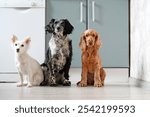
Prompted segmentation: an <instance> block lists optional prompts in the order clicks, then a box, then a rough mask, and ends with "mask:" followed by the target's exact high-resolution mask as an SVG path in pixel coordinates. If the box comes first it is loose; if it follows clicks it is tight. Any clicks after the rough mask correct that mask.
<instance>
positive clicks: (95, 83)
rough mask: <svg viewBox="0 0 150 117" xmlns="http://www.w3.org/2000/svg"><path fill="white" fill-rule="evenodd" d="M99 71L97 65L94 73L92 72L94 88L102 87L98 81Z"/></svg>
mask: <svg viewBox="0 0 150 117" xmlns="http://www.w3.org/2000/svg"><path fill="white" fill-rule="evenodd" d="M99 71H100V69H99V66H98V65H97V66H96V68H95V72H94V86H95V87H102V82H101V79H100V72H99Z"/></svg>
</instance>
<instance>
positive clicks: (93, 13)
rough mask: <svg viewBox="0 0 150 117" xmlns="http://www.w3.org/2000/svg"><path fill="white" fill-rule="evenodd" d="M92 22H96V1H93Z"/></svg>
mask: <svg viewBox="0 0 150 117" xmlns="http://www.w3.org/2000/svg"><path fill="white" fill-rule="evenodd" d="M92 21H93V22H95V1H92Z"/></svg>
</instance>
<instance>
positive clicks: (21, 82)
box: [17, 72, 23, 87]
mask: <svg viewBox="0 0 150 117" xmlns="http://www.w3.org/2000/svg"><path fill="white" fill-rule="evenodd" d="M18 73H19V77H20V82H19V83H18V84H17V87H21V86H23V74H22V73H21V72H18Z"/></svg>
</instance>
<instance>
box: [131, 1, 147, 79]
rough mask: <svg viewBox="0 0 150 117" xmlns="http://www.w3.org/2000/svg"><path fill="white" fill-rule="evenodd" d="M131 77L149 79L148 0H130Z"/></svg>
mask: <svg viewBox="0 0 150 117" xmlns="http://www.w3.org/2000/svg"><path fill="white" fill-rule="evenodd" d="M131 77H135V78H138V79H142V80H145V81H150V0H131Z"/></svg>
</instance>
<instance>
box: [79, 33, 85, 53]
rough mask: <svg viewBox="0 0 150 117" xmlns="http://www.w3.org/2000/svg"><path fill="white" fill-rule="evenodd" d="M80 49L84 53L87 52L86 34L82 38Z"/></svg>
mask: <svg viewBox="0 0 150 117" xmlns="http://www.w3.org/2000/svg"><path fill="white" fill-rule="evenodd" d="M79 47H80V48H81V50H82V51H85V50H86V37H85V35H84V33H83V34H82V35H81V37H80V43H79Z"/></svg>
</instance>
